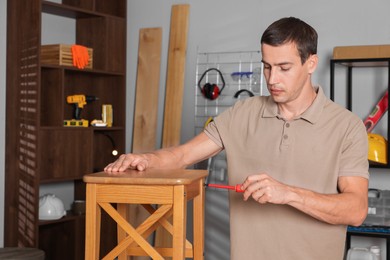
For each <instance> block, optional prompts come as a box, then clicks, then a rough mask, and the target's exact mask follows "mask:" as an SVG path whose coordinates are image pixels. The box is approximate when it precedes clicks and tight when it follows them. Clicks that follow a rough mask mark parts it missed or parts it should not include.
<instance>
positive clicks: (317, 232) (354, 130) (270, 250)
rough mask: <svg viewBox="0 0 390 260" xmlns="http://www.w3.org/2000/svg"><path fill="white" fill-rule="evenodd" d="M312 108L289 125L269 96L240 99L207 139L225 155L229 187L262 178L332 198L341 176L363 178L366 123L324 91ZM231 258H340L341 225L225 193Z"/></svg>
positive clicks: (208, 131)
mask: <svg viewBox="0 0 390 260" xmlns="http://www.w3.org/2000/svg"><path fill="white" fill-rule="evenodd" d="M317 92H318V94H317V97H316V99H315V100H314V102H313V104H312V105H311V106H310V107H309V108H308V109H307V110H306V111H305V112H304V113H303V114H302V115H301V116H300V117H299V118H296V119H294V120H290V121H286V120H284V119H283V118H282V117H281V116H280V115H279V114H278V107H277V105H276V103H275V102H274V101H273V99H272V98H271V97H258V96H257V97H253V98H247V99H245V100H242V101H238V102H237V103H236V104H235V105H234V106H233V107H231V108H229V109H228V110H227V111H225V112H223V113H221V114H220V115H219V116H217V117H216V118H214V122H212V123H210V124H209V125H208V126H207V128H206V129H205V133H206V134H207V135H208V136H209V137H210V138H211V139H212V140H213V141H214V142H215V143H216V144H218V145H219V146H221V147H223V148H224V149H225V151H226V156H227V162H228V175H229V183H230V184H231V185H234V184H239V183H242V182H243V181H244V180H245V178H246V177H247V176H248V175H251V174H257V173H260V172H267V173H268V174H270V175H271V176H272V177H273V178H275V179H276V180H278V181H280V182H283V183H285V184H288V185H293V186H297V187H301V188H305V189H309V190H313V191H315V192H319V193H324V194H335V193H337V192H338V190H337V180H338V177H339V176H360V177H364V178H368V176H369V174H368V160H367V150H368V144H367V133H366V130H365V127H364V125H363V122H362V120H361V119H360V118H358V117H357V116H356V115H354V114H353V113H351V112H350V111H348V110H347V109H345V108H343V107H341V106H339V105H337V104H335V103H334V102H332V101H331V100H330V99H328V98H327V97H326V96H325V95H324V92H323V90H322V88H321V87H318V89H317ZM230 222H231V223H230V234H231V238H230V239H231V260H242V259H245V260H252V259H253V260H254V259H256V260H294V259H297V260H314V259H315V260H321V259H324V260H329V259H332V260H336V259H342V258H343V253H344V245H345V234H346V226H344V225H330V224H326V223H324V222H321V221H318V220H316V219H314V218H312V217H310V216H308V215H306V214H304V213H302V212H300V211H298V210H296V209H295V208H292V207H290V206H286V205H274V204H265V205H261V204H259V203H257V202H254V201H253V200H248V201H246V202H244V201H243V199H242V194H240V193H235V192H231V193H230Z"/></svg>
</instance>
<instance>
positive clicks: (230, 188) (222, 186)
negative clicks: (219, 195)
mask: <svg viewBox="0 0 390 260" xmlns="http://www.w3.org/2000/svg"><path fill="white" fill-rule="evenodd" d="M205 185H206V186H207V187H212V188H217V189H228V190H234V191H235V192H244V190H242V189H241V184H237V185H235V186H230V185H220V184H212V183H208V184H205Z"/></svg>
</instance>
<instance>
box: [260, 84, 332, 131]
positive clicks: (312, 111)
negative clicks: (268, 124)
mask: <svg viewBox="0 0 390 260" xmlns="http://www.w3.org/2000/svg"><path fill="white" fill-rule="evenodd" d="M314 88H315V91H316V92H317V96H316V98H315V99H314V101H313V103H312V104H311V105H310V107H309V108H308V109H306V111H305V112H303V113H302V114H301V115H300V117H299V118H302V119H304V120H306V121H308V122H310V123H312V124H315V123H316V122H317V121H318V119H319V117H320V115H321V112H322V110H323V109H324V106H325V102H326V100H327V99H326V96H325V93H324V91H323V89H322V88H321V87H320V86H316V87H314ZM262 117H278V118H279V109H278V105H277V104H276V103H275V101H274V100H273V99H272V97H271V96H268V98H267V104H266V107H265V109H264V112H263V115H262Z"/></svg>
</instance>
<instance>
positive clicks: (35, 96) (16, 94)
mask: <svg viewBox="0 0 390 260" xmlns="http://www.w3.org/2000/svg"><path fill="white" fill-rule="evenodd" d="M40 11H41V10H40V0H31V1H27V2H26V1H23V0H9V1H7V82H6V84H7V90H6V96H7V98H6V100H7V104H6V113H7V118H6V136H7V138H6V150H5V156H6V158H5V183H6V184H5V209H4V217H5V223H4V245H5V246H7V247H12V246H26V247H34V246H36V243H37V225H38V224H37V223H38V220H37V215H38V213H37V208H38V195H37V194H38V184H39V173H38V172H37V165H38V163H37V153H38V149H39V144H38V136H37V133H38V125H39V85H40V71H39V64H38V63H39V56H38V54H39V48H38V46H39V44H40V39H39V38H38V35H39V32H40V29H41V27H40ZM21 17H23V19H21Z"/></svg>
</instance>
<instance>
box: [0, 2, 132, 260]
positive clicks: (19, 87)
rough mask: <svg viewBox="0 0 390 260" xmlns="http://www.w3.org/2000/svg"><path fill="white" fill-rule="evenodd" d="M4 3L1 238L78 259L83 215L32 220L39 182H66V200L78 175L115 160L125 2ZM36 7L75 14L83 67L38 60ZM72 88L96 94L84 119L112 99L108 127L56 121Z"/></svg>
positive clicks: (120, 146)
mask: <svg viewBox="0 0 390 260" xmlns="http://www.w3.org/2000/svg"><path fill="white" fill-rule="evenodd" d="M7 9H8V10H7V94H6V95H7V105H6V110H7V111H6V114H7V119H6V124H7V125H6V139H7V140H6V169H5V175H6V176H5V182H6V183H5V225H4V226H5V230H4V234H5V238H4V243H5V246H6V247H11V246H24V247H38V248H41V249H43V250H44V251H45V253H46V259H84V241H85V231H84V230H85V216H83V215H80V216H78V215H72V214H71V213H70V212H69V213H68V214H67V216H65V217H63V218H61V219H59V220H55V221H39V215H38V213H39V188H40V185H41V184H51V183H53V184H56V183H60V182H70V181H72V182H73V183H74V187H75V189H74V190H75V192H74V199H75V200H83V199H85V185H84V183H83V181H82V177H83V175H85V174H88V173H92V172H95V171H101V170H102V169H103V167H104V166H105V165H107V164H108V163H109V162H112V161H113V160H114V159H115V157H113V155H112V154H111V150H112V148H113V147H112V142H111V140H110V139H112V140H113V141H114V143H115V144H116V149H117V150H118V151H119V153H124V151H125V131H126V129H125V125H126V122H125V119H126V113H125V108H126V100H125V97H126V95H125V94H126V85H125V84H126V12H127V1H126V0H111V1H106V0H63V1H62V4H58V3H54V2H50V1H42V0H29V1H25V0H8V2H7ZM43 13H47V14H51V15H55V16H59V17H67V18H71V19H74V20H75V24H76V28H75V34H76V35H75V39H76V42H75V44H79V45H83V46H87V47H89V48H92V49H93V67H92V68H91V69H82V70H81V69H77V68H76V67H68V66H59V65H55V64H43V63H42V62H41V60H40V49H41V30H42V14H43ZM60 43H61V42H57V44H60ZM74 94H85V95H93V96H96V97H98V98H99V100H97V101H94V102H92V103H89V104H87V105H86V106H85V107H84V109H83V111H82V117H83V118H84V119H88V120H89V121H91V120H93V119H100V118H101V111H102V105H103V104H112V106H113V118H114V125H113V127H110V128H108V127H105V128H98V127H64V126H63V121H64V120H66V119H71V118H72V116H73V107H72V106H71V105H69V104H67V102H66V97H67V96H68V95H74ZM107 136H109V137H107ZM103 218H104V216H103ZM102 222H103V223H105V225H104V226H103V227H102V228H103V229H104V233H105V236H103V237H102V239H103V244H104V245H107V248H110V247H112V246H113V245H114V244H115V238H116V230H115V225H114V224H113V223H109V222H108V221H107V222H105V221H102ZM105 250H106V249H105V248H102V249H101V251H102V253H103V254H104V252H105Z"/></svg>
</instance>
